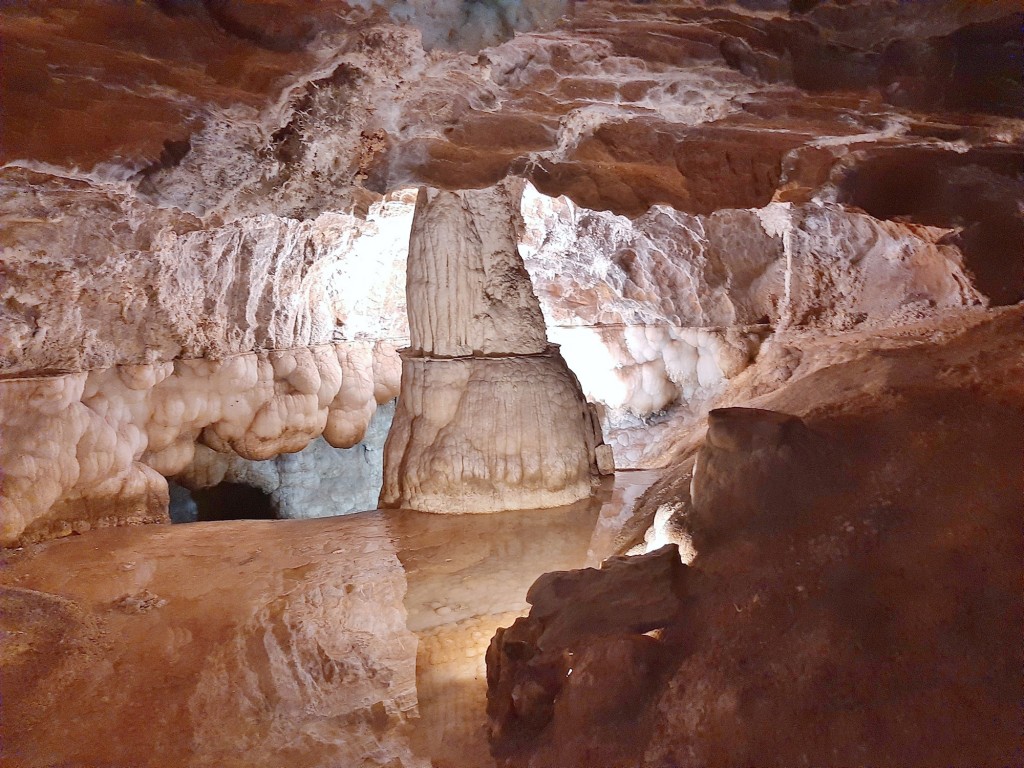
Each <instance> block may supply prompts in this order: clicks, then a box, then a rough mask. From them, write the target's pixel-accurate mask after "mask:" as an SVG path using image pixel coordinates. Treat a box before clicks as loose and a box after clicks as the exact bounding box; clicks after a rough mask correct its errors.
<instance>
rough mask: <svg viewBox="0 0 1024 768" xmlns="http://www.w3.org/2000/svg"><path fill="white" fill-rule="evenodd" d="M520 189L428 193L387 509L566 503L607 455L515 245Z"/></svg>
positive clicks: (412, 284) (412, 260)
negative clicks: (552, 342)
mask: <svg viewBox="0 0 1024 768" xmlns="http://www.w3.org/2000/svg"><path fill="white" fill-rule="evenodd" d="M520 194H521V186H519V185H516V184H514V183H507V184H501V185H498V186H496V187H492V188H490V189H486V190H480V191H467V192H462V193H447V192H438V191H427V190H426V189H424V190H421V192H420V195H419V199H418V201H417V210H416V216H415V219H414V220H413V228H412V234H411V236H410V245H409V263H408V273H407V274H408V277H407V306H408V308H409V310H408V311H409V335H410V347H409V349H407V350H404V351H403V353H402V389H401V396H400V397H399V401H398V410H397V412H396V414H395V420H394V422H393V425H392V428H391V433H390V435H389V437H388V442H387V445H386V447H385V454H384V486H383V489H382V491H381V499H380V500H381V504H382V505H386V506H393V507H394V506H397V507H408V508H412V509H420V510H424V511H430V512H469V511H475V512H487V511H498V510H503V509H530V508H545V507H553V506H560V505H563V504H569V503H571V502H573V501H578V500H580V499H582V498H585V497H587V496H589V495H590V493H591V485H592V480H593V477H594V476H595V475H596V474H597V473H598V471H599V467H598V457H599V456H601V457H602V459H601V461H602V463H603V465H604V467H605V468H606V470H610V466H609V465H610V461H609V459H610V451H609V449H608V448H607V446H604V445H603V440H602V438H601V431H600V425H599V424H598V422H597V419H596V417H595V415H594V413H593V411H592V410H591V408H590V406H588V404H587V402H586V400H585V399H584V398H583V394H582V392H581V391H580V386H579V382H578V381H577V380H576V378H575V376H573V374H572V373H571V372H570V371H569V369H568V367H566V365H565V362H564V361H563V360H562V358H561V355H560V354H559V353H558V351H557V349H556V348H554V347H550V346H549V345H548V342H547V339H546V338H545V328H544V320H543V317H542V315H541V311H540V305H539V304H538V302H537V298H536V296H535V295H534V293H533V289H532V287H531V285H530V278H529V275H528V274H527V273H526V270H525V268H524V267H523V263H522V258H521V257H520V256H519V252H518V250H517V248H516V242H517V232H516V227H517V223H518V222H519V218H518V209H519V197H520Z"/></svg>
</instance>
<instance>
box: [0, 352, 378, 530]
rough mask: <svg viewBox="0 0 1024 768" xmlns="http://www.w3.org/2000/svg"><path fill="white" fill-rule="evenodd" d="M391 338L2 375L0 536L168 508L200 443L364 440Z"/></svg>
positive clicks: (253, 450)
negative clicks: (170, 487)
mask: <svg viewBox="0 0 1024 768" xmlns="http://www.w3.org/2000/svg"><path fill="white" fill-rule="evenodd" d="M396 363H397V361H396V360H395V353H394V350H393V349H391V348H387V347H385V346H382V345H373V344H370V343H360V342H349V343H339V344H337V345H324V346H319V347H309V348H298V349H295V350H288V351H275V352H264V353H260V354H248V355H237V356H234V357H229V358H226V359H224V360H219V361H214V360H203V359H200V360H179V361H176V362H173V363H170V362H168V363H160V364H152V365H132V366H118V367H115V368H110V369H106V370H99V371H92V372H88V373H87V372H82V373H73V374H64V375H53V376H44V377H34V378H19V379H5V380H3V381H0V394H2V399H0V408H2V414H3V415H2V423H3V437H4V439H3V442H2V443H0V462H2V466H3V467H4V473H3V476H2V478H0V484H2V485H0V490H2V494H0V504H2V505H3V506H2V512H0V521H2V525H3V528H2V532H3V537H2V541H3V543H4V544H7V545H10V544H11V543H13V542H15V541H18V540H19V539H22V538H25V539H36V538H42V537H46V536H50V535H55V534H66V533H70V532H71V531H72V530H76V531H79V532H81V531H83V530H87V529H88V528H89V527H90V526H93V525H111V524H115V525H116V524H120V523H123V522H135V521H143V520H152V519H161V518H163V519H166V514H167V484H166V482H165V481H164V479H163V477H162V476H171V475H175V474H177V473H179V472H182V471H183V470H185V469H186V468H187V467H188V466H189V465H190V464H191V463H192V460H193V456H194V454H195V450H196V446H197V444H200V443H201V444H202V445H205V446H207V447H208V448H212V449H213V450H215V451H220V452H224V453H233V454H237V455H239V456H242V457H244V458H247V459H267V458H270V457H272V456H276V455H277V454H279V453H283V452H290V451H298V450H300V449H302V448H304V447H305V446H306V445H307V444H308V443H309V441H310V440H312V439H314V438H316V437H317V436H319V435H320V434H323V435H324V438H325V439H326V440H327V441H328V442H329V443H331V444H332V445H334V446H336V447H350V446H353V445H355V444H356V443H358V442H360V441H361V440H362V439H363V435H364V433H365V431H366V427H367V425H368V424H369V422H370V419H371V417H372V416H373V413H374V410H375V409H376V407H377V404H378V402H380V403H385V402H387V401H388V400H391V399H393V398H394V397H395V395H396V394H397V387H398V370H397V365H396Z"/></svg>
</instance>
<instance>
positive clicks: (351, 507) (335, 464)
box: [174, 402, 395, 518]
mask: <svg viewBox="0 0 1024 768" xmlns="http://www.w3.org/2000/svg"><path fill="white" fill-rule="evenodd" d="M394 413H395V404H394V403H393V402H391V403H386V404H384V405H381V406H379V407H378V408H377V409H376V411H374V413H373V418H371V419H370V423H369V425H368V427H367V428H366V432H365V434H364V435H363V438H362V440H361V441H360V442H359V444H358V445H354V446H352V447H351V448H335V447H334V446H332V445H331V444H330V443H328V442H327V441H326V440H324V438H323V437H322V436H321V437H318V438H317V439H315V440H313V441H312V442H310V443H309V445H307V446H306V447H305V448H303V449H302V450H301V451H297V452H295V453H282V454H281V455H280V456H276V457H274V458H273V459H269V460H266V461H251V460H249V459H243V458H242V457H241V456H238V455H235V454H233V453H220V452H218V451H214V450H213V449H211V448H207V447H206V446H205V445H197V446H195V456H194V458H193V460H192V463H191V464H190V465H189V466H188V468H186V469H185V470H184V471H183V472H181V473H179V474H177V475H175V476H174V480H175V481H176V482H178V483H180V484H181V485H184V486H185V487H187V488H189V489H192V490H197V489H201V488H209V487H212V486H215V485H218V484H220V483H224V482H227V483H240V484H243V485H248V486H251V487H253V488H258V489H259V490H261V491H263V492H264V493H266V494H267V495H268V496H269V497H270V504H271V506H272V507H273V508H274V513H275V515H276V516H277V517H279V518H311V517H331V516H334V515H344V514H348V513H350V512H360V511H363V510H367V509H374V508H376V506H377V497H378V496H379V495H380V488H381V482H382V479H383V471H384V467H383V460H384V441H385V440H386V439H387V435H388V429H389V428H390V427H391V420H392V418H393V417H394Z"/></svg>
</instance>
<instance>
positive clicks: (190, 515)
mask: <svg viewBox="0 0 1024 768" xmlns="http://www.w3.org/2000/svg"><path fill="white" fill-rule="evenodd" d="M170 486H171V497H172V498H171V521H172V522H174V523H202V522H208V521H211V520H275V519H277V513H276V511H275V510H274V506H273V504H271V501H270V496H268V495H267V494H265V493H263V492H262V491H261V490H259V489H258V488H253V487H252V486H251V485H244V484H242V483H220V484H219V485H215V486H213V487H211V488H203V489H202V490H199V491H189V490H188V489H186V488H183V487H182V486H179V485H177V484H174V483H171V484H170Z"/></svg>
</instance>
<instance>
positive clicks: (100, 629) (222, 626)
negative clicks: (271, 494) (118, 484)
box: [0, 471, 658, 768]
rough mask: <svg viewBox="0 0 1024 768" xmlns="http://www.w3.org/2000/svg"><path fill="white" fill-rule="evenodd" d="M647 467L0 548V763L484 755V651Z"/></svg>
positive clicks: (609, 544) (455, 760) (600, 555)
mask: <svg viewBox="0 0 1024 768" xmlns="http://www.w3.org/2000/svg"><path fill="white" fill-rule="evenodd" d="M657 476H658V473H657V472H654V471H650V472H620V473H618V474H617V475H616V478H615V480H605V481H604V483H603V485H602V487H601V489H600V491H599V492H598V494H597V495H596V496H595V497H594V498H593V499H592V500H591V501H589V502H583V503H580V504H576V505H573V506H570V507H563V508H558V509H549V510H529V511H521V512H504V513H496V514H486V515H457V516H456V515H452V516H447V515H434V514H425V513H417V512H411V511H407V510H390V511H372V512H365V513H359V514H355V515H347V516H343V517H334V518H323V519H316V520H280V521H262V520H244V521H222V522H221V521H218V522H205V523H194V524H188V525H175V526H170V525H167V526H143V527H131V528H118V529H107V530H99V531H92V532H89V533H87V534H85V535H81V536H72V537H69V538H64V539H58V540H53V541H49V542H44V543H42V544H38V545H34V546H31V547H26V548H24V549H20V550H8V551H5V552H4V553H3V558H4V560H5V562H4V563H3V567H2V568H0V631H2V635H0V686H2V688H0V693H2V695H3V702H4V706H3V708H2V710H3V711H2V713H0V725H2V729H3V733H4V743H3V746H2V748H0V750H2V751H0V765H5V766H7V765H9V766H28V765H33V766H34V765H39V766H49V765H54V764H58V765H62V766H65V765H66V766H108V765H109V766H184V765H189V766H206V765H210V766H214V765H216V766H262V765H267V766H280V765H288V766H290V768H294V767H296V766H385V765H387V766H393V767H396V766H412V765H424V766H425V765H434V766H459V767H460V768H463V767H468V766H488V765H493V761H492V760H491V758H490V756H489V753H488V748H487V740H486V732H485V722H486V718H485V694H486V678H485V669H484V653H485V651H486V649H487V645H488V643H489V641H490V639H491V637H492V636H493V635H494V632H495V630H496V628H497V627H499V626H507V625H509V624H511V622H512V621H514V620H515V618H516V617H518V616H520V615H524V614H525V612H526V611H527V609H528V605H527V603H526V601H525V597H526V592H527V590H528V589H529V587H530V585H531V584H532V583H533V581H534V580H535V579H536V578H537V577H538V576H539V575H540V574H542V573H546V572H549V571H553V570H565V569H572V568H580V567H586V566H596V565H597V564H599V563H600V561H601V560H603V559H604V558H605V557H607V556H608V555H610V554H613V552H614V548H615V539H616V536H617V534H618V533H619V531H620V530H621V528H622V526H623V524H624V523H625V522H626V520H627V519H628V516H629V512H630V510H631V508H632V505H633V503H635V500H636V499H637V498H638V497H639V495H640V494H641V493H642V491H643V490H644V489H646V488H647V487H648V486H649V485H650V484H651V483H652V482H654V480H655V479H656V478H657Z"/></svg>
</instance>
